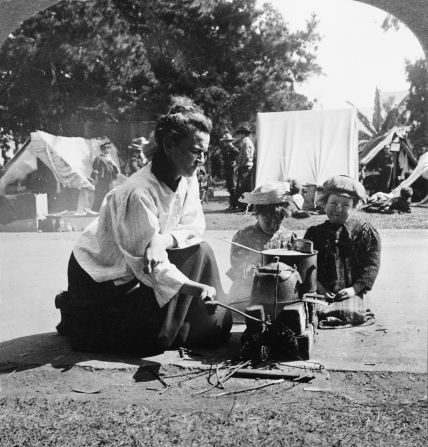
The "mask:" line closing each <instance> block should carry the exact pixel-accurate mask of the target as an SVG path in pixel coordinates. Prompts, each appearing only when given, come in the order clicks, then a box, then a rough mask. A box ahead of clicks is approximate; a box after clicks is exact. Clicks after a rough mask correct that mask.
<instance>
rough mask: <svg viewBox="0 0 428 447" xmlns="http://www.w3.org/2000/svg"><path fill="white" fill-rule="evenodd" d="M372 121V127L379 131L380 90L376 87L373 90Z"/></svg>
mask: <svg viewBox="0 0 428 447" xmlns="http://www.w3.org/2000/svg"><path fill="white" fill-rule="evenodd" d="M372 121H373V126H374V128H375V129H376V131H377V132H379V130H380V126H381V121H382V112H381V105H380V92H379V89H378V88H377V87H376V90H375V99H374V108H373V120H372Z"/></svg>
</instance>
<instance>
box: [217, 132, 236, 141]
mask: <svg viewBox="0 0 428 447" xmlns="http://www.w3.org/2000/svg"><path fill="white" fill-rule="evenodd" d="M220 141H233V137H232V134H231V133H229V132H227V133H225V134H224V135H223V136H222V137H221V138H220Z"/></svg>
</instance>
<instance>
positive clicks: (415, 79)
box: [405, 59, 428, 155]
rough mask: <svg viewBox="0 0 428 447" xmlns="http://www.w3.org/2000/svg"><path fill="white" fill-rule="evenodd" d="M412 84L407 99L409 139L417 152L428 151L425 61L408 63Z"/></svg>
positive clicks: (427, 77) (408, 73)
mask: <svg viewBox="0 0 428 447" xmlns="http://www.w3.org/2000/svg"><path fill="white" fill-rule="evenodd" d="M406 73H407V80H408V82H409V83H410V89H409V94H408V95H407V98H406V113H405V118H406V124H407V125H409V126H410V132H409V139H410V141H411V142H412V144H413V146H414V148H415V152H416V153H417V154H419V155H420V154H422V152H424V151H426V150H428V66H427V62H426V60H425V59H419V60H417V61H416V62H415V63H410V62H407V63H406Z"/></svg>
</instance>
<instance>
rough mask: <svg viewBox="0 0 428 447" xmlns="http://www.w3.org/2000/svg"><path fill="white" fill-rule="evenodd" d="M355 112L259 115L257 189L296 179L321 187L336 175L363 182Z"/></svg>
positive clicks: (325, 111)
mask: <svg viewBox="0 0 428 447" xmlns="http://www.w3.org/2000/svg"><path fill="white" fill-rule="evenodd" d="M357 121H358V120H357V113H356V110H355V109H354V108H347V109H337V110H304V111H295V112H271V113H258V114H257V167H256V186H259V185H261V184H263V183H264V182H266V181H269V180H285V179H288V178H295V179H297V180H298V181H299V182H301V183H303V184H307V185H321V184H322V183H323V182H324V181H325V180H326V179H327V178H328V177H330V176H332V175H337V174H345V175H349V176H351V177H353V178H355V179H357V178H358V122H357Z"/></svg>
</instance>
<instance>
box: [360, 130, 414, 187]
mask: <svg viewBox="0 0 428 447" xmlns="http://www.w3.org/2000/svg"><path fill="white" fill-rule="evenodd" d="M359 158H360V168H361V170H362V172H363V173H364V175H363V176H362V177H363V183H364V184H365V186H366V187H367V188H368V189H369V190H373V191H372V192H378V191H383V192H390V191H391V189H392V188H394V186H396V185H397V184H398V183H399V182H400V180H402V179H403V178H404V176H405V175H406V174H409V173H410V172H412V171H413V169H414V168H415V166H416V164H417V160H416V157H415V156H414V154H413V152H412V150H411V148H410V146H409V145H408V144H407V140H406V136H405V132H404V131H403V130H402V129H400V128H398V127H394V128H393V129H391V130H389V131H388V132H387V133H386V134H385V135H382V136H380V137H377V138H374V139H372V140H370V141H367V142H364V143H363V144H362V145H361V146H360V148H359ZM374 190H376V191H374Z"/></svg>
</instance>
